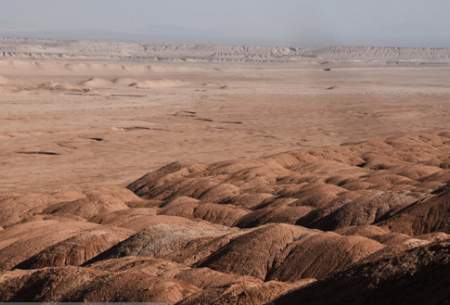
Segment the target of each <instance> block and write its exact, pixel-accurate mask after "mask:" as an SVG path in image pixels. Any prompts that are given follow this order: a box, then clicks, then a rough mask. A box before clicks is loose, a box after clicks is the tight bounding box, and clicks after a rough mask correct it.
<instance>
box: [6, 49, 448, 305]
mask: <svg viewBox="0 0 450 305" xmlns="http://www.w3.org/2000/svg"><path fill="white" fill-rule="evenodd" d="M3 44H5V42H3ZM17 45H19V46H21V45H23V42H21V43H18V44H17ZM17 45H15V47H17ZM8 47H10V46H8ZM34 47H35V48H36V45H34ZM47 47H48V46H47ZM53 47H54V46H53ZM5 48H6V47H5ZM28 48H29V46H28ZM33 50H34V49H33ZM71 50H73V49H71ZM114 50H115V49H114ZM146 50H148V49H146ZM170 50H172V49H170ZM170 50H169V51H170ZM371 50H372V49H371ZM383 50H384V51H383ZM383 50H378V53H377V52H375V53H374V54H372V53H370V54H369V55H367V54H366V53H367V52H368V51H367V50H365V51H364V52H365V53H364V52H363V53H362V55H365V56H366V57H364V56H362V55H361V50H359V53H358V52H356V51H354V50H353V51H352V50H350V51H349V52H348V54H350V55H348V58H336V56H331V55H330V54H332V55H333V54H335V53H333V52H332V50H329V51H328V53H326V54H328V55H327V56H328V57H327V56H325V55H324V56H323V57H321V55H320V52H319V55H317V56H311V55H310V54H306V55H305V54H303V55H301V54H300V55H296V56H298V57H299V58H303V57H304V60H292V58H290V59H289V60H285V61H283V60H271V58H270V56H269V57H267V58H268V59H267V58H266V59H265V60H255V58H251V59H249V60H242V58H241V57H242V56H244V55H242V56H241V55H240V53H237V54H238V55H239V56H241V57H239V56H237V57H238V59H239V60H236V59H235V58H234V57H233V59H232V60H231V59H230V60H207V59H208V58H209V57H202V59H203V60H198V57H196V58H195V60H186V58H185V57H186V55H183V58H182V59H183V60H174V59H173V58H175V59H176V58H177V56H175V55H176V54H175V55H173V52H174V51H173V50H172V51H173V52H169V51H167V52H168V54H170V55H171V57H170V58H169V59H170V60H161V59H158V60H156V59H153V60H146V59H142V58H137V57H133V58H129V57H126V58H124V57H120V56H118V57H117V58H106V57H98V56H92V52H91V53H89V54H88V55H91V56H88V55H86V56H84V55H83V54H82V53H80V54H76V55H77V56H74V55H73V54H72V55H71V56H62V55H61V54H59V53H58V55H54V54H53V56H48V54H47V55H45V54H44V55H43V54H42V52H41V53H39V52H37V51H33V52H30V54H28V53H26V54H25V53H20V54H18V53H14V52H10V51H4V52H3V56H0V272H1V273H0V283H1V284H0V299H1V300H2V301H99V302H101V301H150V302H163V303H168V304H175V303H177V304H249V305H250V304H252V305H253V304H344V303H345V304H363V303H364V304H388V303H389V304H390V303H392V304H425V303H427V304H443V303H442V302H444V303H445V302H446V301H448V300H449V293H448V287H449V285H450V283H449V281H450V280H449V278H450V277H449V274H450V269H449V268H450V267H449V261H450V255H449V246H450V241H449V238H450V236H449V235H448V233H450V227H449V220H448V219H449V218H448V216H449V202H450V189H449V187H448V183H449V181H450V171H449V164H450V65H449V64H448V63H447V62H427V61H426V60H424V61H423V62H418V61H417V59H416V57H413V58H409V59H410V60H409V61H408V57H406V59H405V58H402V62H390V61H388V60H386V59H385V57H383V56H385V55H386V54H385V53H383V52H388V51H389V49H383ZM157 51H158V52H162V54H165V53H164V52H163V51H161V50H160V49H158V50H157ZM246 51H248V50H246ZM278 51H280V50H278ZM290 51H291V52H294V51H292V50H290ZM335 51H336V50H335ZM340 51H341V52H343V51H342V50H340ZM372 51H373V50H372ZM391 51H392V50H391ZM419 51H420V50H419ZM419 51H417V52H419ZM60 52H62V54H63V55H64V54H65V53H64V52H69V51H67V49H64V48H63V51H60ZM73 52H75V51H73ZM111 52H112V51H111ZM186 52H187V51H186ZM240 52H243V51H242V50H241V51H240ZM265 52H266V51H265ZM298 52H299V51H298ZM420 52H422V53H423V54H425V55H424V56H425V57H426V56H427V54H428V53H427V51H426V50H422V51H420ZM420 52H419V55H420V54H422V53H420ZM219 53H220V52H219ZM344 53H345V52H344ZM379 53H381V55H380V54H379ZM410 53H413V54H415V53H414V52H412V51H410V52H409V53H407V54H410ZM0 54H2V53H1V52H0ZM177 54H178V53H177ZM215 54H216V55H217V52H216V53H215ZM263 54H265V53H264V52H263ZM270 54H272V55H271V56H274V55H273V54H274V51H273V50H272V51H271V53H270ZM345 54H347V53H345ZM389 54H390V53H389ZM202 56H206V55H202ZM258 56H259V55H258ZM302 56H303V57H302ZM352 56H353V57H355V58H356V60H354V59H355V58H352ZM361 56H362V59H361ZM392 56H394V58H395V54H394V55H392ZM408 56H409V55H408ZM411 56H412V55H411ZM415 56H417V54H416V55H415ZM205 58H207V59H205ZM245 58H247V57H245ZM258 58H259V57H258ZM276 58H283V55H280V56H278V57H276ZM448 58H450V57H448ZM448 58H447V59H448ZM398 262H402V263H400V264H399V263H398ZM438 278H439V279H442V280H441V281H439V280H436V279H438ZM424 300H426V302H425V303H424Z"/></svg>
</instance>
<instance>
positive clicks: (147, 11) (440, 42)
mask: <svg viewBox="0 0 450 305" xmlns="http://www.w3.org/2000/svg"><path fill="white" fill-rule="evenodd" d="M0 33H1V34H7V35H12V34H22V35H44V36H51V37H58V38H95V39H98V38H105V39H123V40H146V41H150V42H151V41H177V40H178V41H186V42H212V43H245V42H248V43H259V44H281V45H295V46H326V45H383V46H433V47H450V0H220V1H219V0H162V1H158V0H0Z"/></svg>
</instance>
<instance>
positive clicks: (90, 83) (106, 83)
mask: <svg viewBox="0 0 450 305" xmlns="http://www.w3.org/2000/svg"><path fill="white" fill-rule="evenodd" d="M80 85H81V86H83V87H87V88H95V89H105V88H111V87H113V86H114V83H113V82H112V81H110V80H109V79H104V78H96V77H94V78H90V79H88V80H86V81H83V82H81V83H80Z"/></svg>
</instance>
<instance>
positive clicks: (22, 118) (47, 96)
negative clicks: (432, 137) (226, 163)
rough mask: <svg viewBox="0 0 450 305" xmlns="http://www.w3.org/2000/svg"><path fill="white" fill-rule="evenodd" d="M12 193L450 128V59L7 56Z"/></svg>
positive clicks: (1, 66)
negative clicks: (376, 62)
mask: <svg viewBox="0 0 450 305" xmlns="http://www.w3.org/2000/svg"><path fill="white" fill-rule="evenodd" d="M0 75H1V77H0V92H1V95H0V105H1V107H0V140H1V141H0V167H1V169H2V171H1V172H2V174H1V175H0V191H3V192H5V191H14V192H22V191H25V190H26V191H30V190H42V189H45V190H52V189H56V188H60V187H63V186H67V185H72V184H79V185H87V184H89V185H92V184H94V185H98V184H108V185H109V184H119V185H126V184H128V183H129V182H131V181H133V180H135V179H136V178H137V177H139V176H141V175H142V174H144V173H146V172H148V171H149V170H153V169H156V168H158V167H160V166H162V165H164V164H166V163H168V162H172V161H174V160H179V161H192V162H215V161H221V160H226V159H234V158H253V157H259V156H262V155H267V154H272V153H276V152H281V151H287V150H293V149H299V148H302V147H319V146H326V145H336V144H341V143H347V142H358V141H361V140H366V139H369V138H374V137H385V136H389V135H399V134H404V133H410V132H413V133H414V132H434V131H439V130H448V129H449V128H450V119H449V118H450V85H449V83H448V80H449V79H450V67H448V66H433V67H426V66H424V67H387V66H383V65H380V66H378V67H374V66H373V65H372V66H370V67H369V66H367V67H364V66H361V65H360V64H359V65H357V66H352V65H347V66H345V65H341V66H339V67H337V68H333V69H331V71H328V72H327V71H324V68H323V66H320V65H319V66H313V65H301V64H279V63H278V64H276V63H266V64H238V63H233V64H218V63H197V64H187V63H178V64H177V63H167V64H152V65H146V64H139V63H126V62H124V63H117V62H102V61H95V62H94V61H83V62H81V61H55V60H18V59H11V58H8V59H3V60H1V61H0Z"/></svg>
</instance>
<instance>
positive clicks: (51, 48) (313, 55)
mask: <svg viewBox="0 0 450 305" xmlns="http://www.w3.org/2000/svg"><path fill="white" fill-rule="evenodd" d="M1 57H18V58H36V59H39V58H52V59H58V58H64V59H71V58H72V59H119V60H132V61H166V62H180V61H181V62H255V63H256V62H301V63H316V64H327V63H333V62H337V63H339V62H362V63H386V64H402V63H409V64H437V63H441V64H442V63H445V64H447V63H448V64H450V49H443V48H381V47H330V48H320V49H308V48H296V47H258V46H245V45H242V46H229V45H206V44H140V43H126V42H105V41H62V40H46V39H25V38H4V39H0V58H1Z"/></svg>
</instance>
